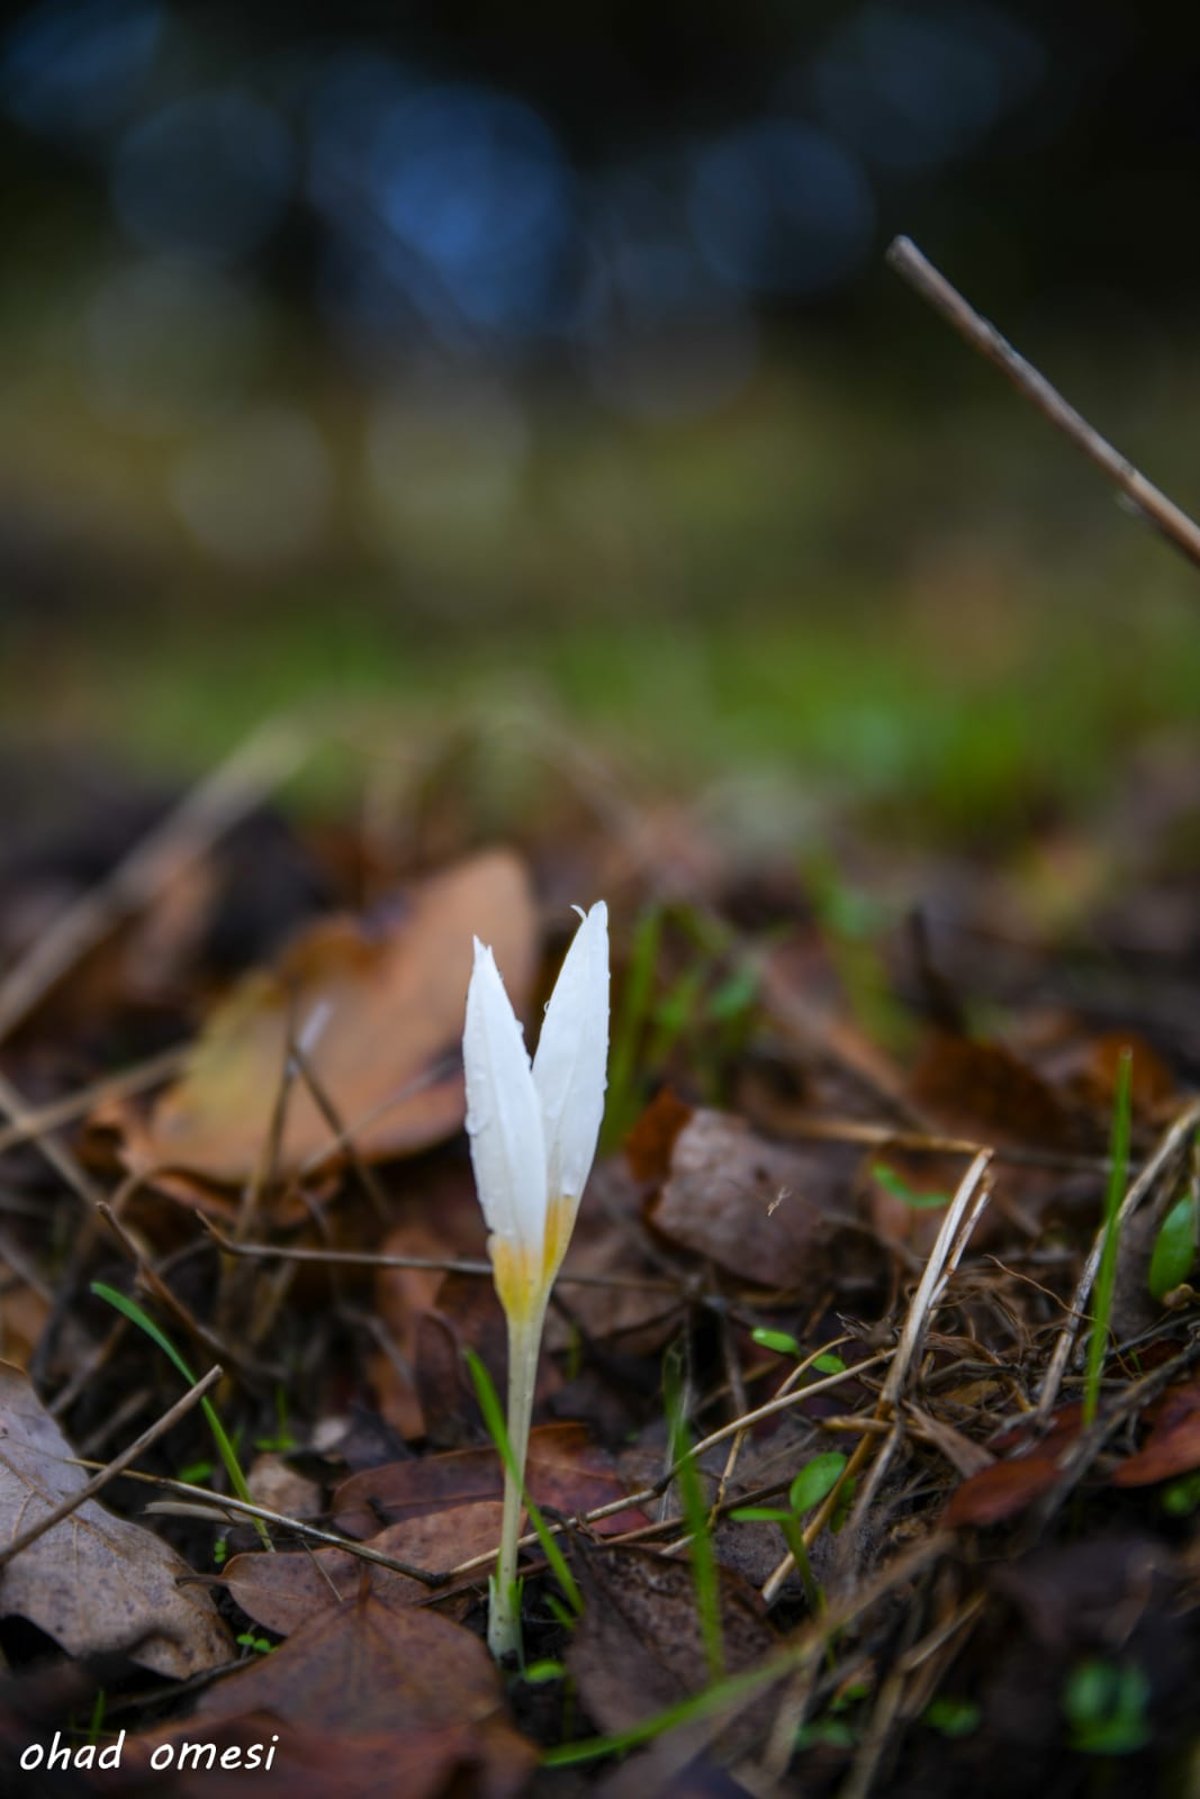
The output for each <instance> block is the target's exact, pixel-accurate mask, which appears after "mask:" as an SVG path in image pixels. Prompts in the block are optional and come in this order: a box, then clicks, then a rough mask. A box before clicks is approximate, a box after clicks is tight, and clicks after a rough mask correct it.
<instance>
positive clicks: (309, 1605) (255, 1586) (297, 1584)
mask: <svg viewBox="0 0 1200 1799" xmlns="http://www.w3.org/2000/svg"><path fill="white" fill-rule="evenodd" d="M502 1511H503V1506H502V1505H501V1503H500V1501H499V1500H492V1499H486V1500H481V1501H480V1502H479V1503H478V1504H476V1505H460V1506H454V1507H452V1508H451V1509H449V1510H448V1511H439V1512H429V1513H426V1514H425V1516H424V1517H417V1518H406V1519H404V1520H403V1522H402V1523H400V1524H392V1525H389V1526H388V1528H387V1530H384V1531H381V1532H380V1533H379V1535H378V1536H377V1537H372V1538H371V1539H370V1545H369V1546H370V1548H372V1549H377V1550H379V1552H380V1553H381V1554H382V1555H390V1556H394V1557H395V1558H396V1560H397V1561H402V1562H408V1563H409V1564H410V1565H411V1566H412V1567H414V1568H423V1569H425V1570H426V1571H427V1572H428V1573H430V1574H440V1573H446V1572H448V1570H449V1569H451V1568H453V1567H454V1566H455V1565H456V1563H458V1562H465V1561H468V1560H469V1559H470V1558H471V1557H472V1556H476V1555H486V1553H487V1552H488V1550H489V1549H494V1548H495V1547H496V1545H497V1544H498V1543H499V1541H500V1517H501V1512H502ZM225 1583H226V1585H227V1586H228V1588H229V1591H230V1592H231V1593H232V1594H233V1597H234V1598H235V1599H236V1600H237V1602H238V1604H239V1605H240V1606H241V1608H242V1610H243V1611H244V1612H245V1613H246V1614H247V1616H249V1617H251V1618H253V1619H254V1621H255V1623H257V1624H265V1625H266V1627H267V1629H268V1630H274V1631H277V1632H278V1633H279V1635H280V1636H281V1637H286V1636H290V1635H291V1633H292V1631H294V1630H296V1629H298V1628H299V1626H300V1625H301V1624H303V1623H304V1622H305V1620H306V1619H308V1618H311V1617H313V1616H314V1614H315V1613H317V1612H325V1611H329V1610H331V1609H333V1608H335V1607H337V1606H339V1605H344V1604H345V1603H346V1602H347V1601H349V1600H352V1599H354V1598H355V1596H356V1595H357V1594H358V1593H359V1591H360V1590H361V1588H362V1586H363V1584H364V1583H365V1585H366V1586H367V1588H368V1589H369V1590H370V1592H371V1595H372V1597H373V1598H375V1599H377V1600H378V1601H379V1602H380V1604H381V1605H387V1606H400V1607H403V1606H408V1605H415V1604H416V1603H417V1601H418V1600H421V1599H426V1598H428V1597H429V1594H430V1591H431V1589H430V1588H429V1587H428V1586H426V1585H424V1584H423V1583H422V1582H421V1581H419V1580H412V1579H410V1578H409V1577H408V1576H407V1575H405V1574H397V1573H395V1572H394V1570H392V1569H391V1568H382V1567H380V1566H379V1564H378V1563H376V1562H364V1561H363V1560H361V1558H360V1557H358V1556H356V1555H354V1554H353V1553H352V1552H351V1551H350V1550H348V1549H332V1548H331V1549H318V1550H316V1551H315V1552H314V1553H310V1552H309V1551H308V1550H296V1551H288V1552H286V1553H281V1554H276V1555H264V1554H262V1553H261V1552H259V1553H254V1554H247V1555H235V1556H234V1558H233V1560H232V1561H231V1562H230V1564H229V1566H228V1568H227V1569H226V1570H225ZM469 1603H470V1596H469V1595H468V1594H463V1595H461V1596H460V1598H459V1599H458V1600H455V1601H451V1602H450V1605H451V1606H458V1607H460V1608H461V1609H460V1610H459V1611H458V1612H457V1614H456V1613H455V1611H453V1610H450V1609H448V1607H447V1606H446V1605H443V1606H441V1607H440V1608H439V1609H440V1610H441V1612H442V1615H443V1616H449V1617H454V1616H455V1615H458V1616H461V1615H462V1611H465V1610H466V1607H467V1605H468V1604H469Z"/></svg>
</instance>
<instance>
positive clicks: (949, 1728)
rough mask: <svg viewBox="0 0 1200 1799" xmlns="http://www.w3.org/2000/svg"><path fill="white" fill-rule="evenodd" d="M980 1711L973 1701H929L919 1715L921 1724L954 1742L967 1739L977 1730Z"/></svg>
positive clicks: (947, 1699)
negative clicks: (963, 1738)
mask: <svg viewBox="0 0 1200 1799" xmlns="http://www.w3.org/2000/svg"><path fill="white" fill-rule="evenodd" d="M980 1716H981V1713H980V1710H979V1707H978V1706H977V1705H976V1703H975V1701H974V1700H973V1699H950V1698H945V1697H943V1698H941V1699H931V1700H930V1701H929V1704H928V1705H927V1706H926V1707H925V1710H924V1711H923V1712H922V1714H921V1722H922V1724H928V1726H929V1728H930V1729H931V1730H936V1731H937V1732H938V1734H939V1736H944V1737H948V1738H949V1740H950V1741H951V1742H956V1741H957V1740H958V1738H959V1737H969V1736H970V1735H971V1734H972V1732H973V1731H976V1730H978V1729H979V1720H980Z"/></svg>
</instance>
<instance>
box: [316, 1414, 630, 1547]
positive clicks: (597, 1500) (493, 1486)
mask: <svg viewBox="0 0 1200 1799" xmlns="http://www.w3.org/2000/svg"><path fill="white" fill-rule="evenodd" d="M525 1477H526V1482H527V1485H528V1487H529V1491H530V1494H531V1495H532V1497H533V1499H534V1501H535V1503H536V1504H538V1505H549V1506H553V1507H555V1509H556V1510H558V1511H560V1512H568V1513H571V1512H584V1511H590V1510H592V1509H593V1508H594V1507H596V1506H601V1505H609V1504H611V1503H612V1502H613V1500H616V1499H621V1498H622V1497H623V1496H624V1494H625V1491H626V1488H625V1483H624V1482H623V1481H622V1479H621V1477H620V1476H619V1475H618V1474H617V1473H616V1472H615V1470H614V1469H613V1466H612V1463H611V1461H610V1460H609V1458H608V1456H607V1455H606V1454H605V1453H604V1451H603V1450H602V1449H600V1448H599V1447H598V1446H597V1445H596V1444H594V1443H592V1442H590V1440H589V1437H588V1433H587V1431H586V1430H585V1429H584V1428H583V1427H582V1425H579V1424H544V1425H539V1426H538V1427H537V1428H536V1429H535V1430H533V1431H532V1432H531V1433H530V1437H529V1460H528V1462H527V1463H526V1468H525ZM503 1490H504V1480H503V1475H502V1473H501V1469H500V1458H499V1456H498V1455H497V1454H496V1451H495V1450H494V1449H491V1448H488V1449H456V1450H452V1451H451V1452H450V1454H448V1455H432V1456H421V1457H419V1458H417V1457H414V1458H413V1460H412V1461H409V1462H387V1463H385V1464H384V1466H383V1467H381V1468H365V1469H363V1471H362V1472H361V1473H360V1474H352V1475H351V1476H350V1478H349V1480H346V1481H343V1482H342V1484H341V1486H340V1487H339V1488H338V1490H337V1492H336V1493H335V1494H334V1500H333V1504H334V1515H335V1519H336V1527H337V1529H338V1530H342V1531H345V1533H346V1535H347V1536H351V1537H368V1536H371V1535H373V1534H374V1533H375V1532H377V1531H378V1529H379V1527H380V1525H381V1524H385V1523H388V1522H396V1521H399V1520H400V1519H408V1518H417V1517H420V1516H422V1515H423V1514H426V1513H431V1512H438V1511H444V1510H446V1509H447V1508H448V1507H451V1506H463V1505H474V1504H475V1503H477V1502H478V1501H480V1500H489V1499H499V1498H500V1496H501V1494H502V1493H503ZM644 1523H646V1519H645V1518H644V1517H643V1516H642V1514H641V1513H640V1512H637V1511H634V1510H633V1509H632V1508H631V1509H630V1510H628V1511H622V1512H617V1513H614V1515H613V1517H612V1518H609V1519H605V1520H603V1521H602V1522H601V1523H600V1524H599V1525H598V1526H597V1528H598V1529H600V1530H602V1531H613V1532H615V1531H618V1530H634V1529H636V1528H637V1527H638V1525H640V1524H644ZM462 1559H463V1560H465V1559H466V1557H465V1556H464V1557H463V1558H462Z"/></svg>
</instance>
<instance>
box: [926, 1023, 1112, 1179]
mask: <svg viewBox="0 0 1200 1799" xmlns="http://www.w3.org/2000/svg"><path fill="white" fill-rule="evenodd" d="M909 1096H910V1098H911V1099H912V1100H913V1102H914V1104H915V1105H916V1106H917V1107H918V1108H919V1109H920V1111H921V1112H922V1113H923V1114H924V1115H925V1116H926V1117H928V1118H930V1119H932V1120H933V1121H934V1122H935V1123H936V1124H938V1125H939V1126H940V1127H941V1128H942V1129H943V1130H947V1131H951V1132H953V1133H955V1134H961V1135H963V1136H966V1137H977V1138H979V1140H980V1141H981V1142H986V1143H1006V1144H1008V1143H1028V1144H1033V1145H1035V1146H1037V1147H1038V1148H1040V1149H1057V1150H1064V1151H1071V1150H1079V1149H1082V1148H1086V1147H1088V1144H1087V1142H1086V1139H1085V1137H1084V1136H1083V1135H1082V1134H1081V1126H1080V1120H1079V1119H1078V1117H1077V1116H1076V1115H1075V1114H1074V1112H1073V1111H1072V1110H1071V1108H1070V1107H1068V1106H1067V1105H1066V1104H1065V1103H1064V1101H1063V1100H1062V1099H1061V1098H1060V1096H1059V1095H1058V1094H1057V1093H1056V1092H1055V1090H1054V1089H1053V1088H1052V1087H1051V1086H1050V1085H1049V1083H1048V1082H1047V1081H1045V1080H1043V1078H1042V1076H1041V1075H1040V1074H1038V1073H1037V1072H1036V1070H1034V1069H1033V1068H1031V1067H1030V1066H1029V1065H1028V1063H1026V1062H1023V1061H1022V1060H1021V1058H1020V1057H1019V1056H1016V1055H1014V1054H1013V1052H1012V1051H1011V1050H1009V1049H1006V1048H1005V1047H1004V1045H1003V1044H1000V1043H977V1042H975V1041H974V1040H973V1039H972V1038H969V1037H957V1036H954V1035H953V1034H952V1033H950V1032H948V1031H939V1032H937V1033H935V1034H934V1035H933V1036H932V1037H931V1038H930V1039H929V1041H928V1042H927V1043H926V1045H925V1048H924V1050H923V1051H922V1053H921V1056H920V1058H919V1060H918V1062H917V1065H916V1067H915V1068H914V1069H913V1072H912V1077H911V1081H910V1084H909Z"/></svg>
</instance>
